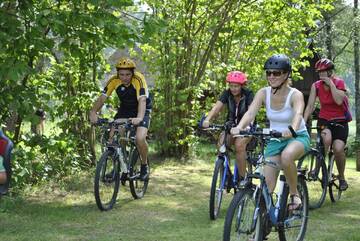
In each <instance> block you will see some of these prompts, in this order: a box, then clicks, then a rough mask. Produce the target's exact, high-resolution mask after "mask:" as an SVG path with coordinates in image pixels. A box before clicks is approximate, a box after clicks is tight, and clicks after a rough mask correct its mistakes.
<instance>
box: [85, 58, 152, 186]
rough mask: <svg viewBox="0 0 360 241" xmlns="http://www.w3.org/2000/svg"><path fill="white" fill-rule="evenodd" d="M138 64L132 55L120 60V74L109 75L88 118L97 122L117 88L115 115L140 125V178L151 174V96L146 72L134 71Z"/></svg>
mask: <svg viewBox="0 0 360 241" xmlns="http://www.w3.org/2000/svg"><path fill="white" fill-rule="evenodd" d="M135 68H136V65H135V63H134V61H132V60H131V59H129V58H121V59H120V60H119V61H118V63H117V64H116V70H117V74H116V75H114V76H112V77H111V78H110V79H109V81H108V82H107V84H106V87H105V88H104V91H103V93H102V95H101V96H100V97H99V98H98V99H97V100H96V101H95V102H94V104H93V107H92V109H91V111H90V115H89V118H90V121H91V123H96V122H97V119H98V116H97V112H98V111H99V110H100V109H101V107H102V106H103V105H104V103H105V101H106V99H107V98H108V97H109V96H110V95H111V94H112V93H113V91H114V90H115V91H116V94H117V95H118V98H119V99H120V107H119V108H118V112H117V113H116V115H115V117H114V119H120V118H129V119H130V120H131V122H132V124H133V125H136V126H137V129H136V145H137V147H138V149H139V153H140V156H141V169H140V178H141V179H142V180H145V179H147V178H148V176H149V167H148V165H147V156H148V144H147V141H146V136H147V132H148V128H149V124H150V113H151V99H150V98H149V91H148V87H147V84H146V81H145V78H144V76H143V75H142V74H141V73H139V72H137V71H135Z"/></svg>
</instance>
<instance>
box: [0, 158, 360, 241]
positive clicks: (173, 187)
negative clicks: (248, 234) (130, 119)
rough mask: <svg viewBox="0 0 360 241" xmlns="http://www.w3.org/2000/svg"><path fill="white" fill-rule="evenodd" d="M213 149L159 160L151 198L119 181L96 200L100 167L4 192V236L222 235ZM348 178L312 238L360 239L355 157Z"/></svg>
mask: <svg viewBox="0 0 360 241" xmlns="http://www.w3.org/2000/svg"><path fill="white" fill-rule="evenodd" d="M213 153H214V152H212V153H211V155H210V154H209V155H208V156H207V157H201V159H198V160H196V159H193V160H192V161H189V162H187V164H179V163H176V162H173V161H171V160H170V161H169V160H168V161H165V162H162V163H158V164H157V165H153V167H152V174H151V180H150V184H149V188H148V193H147V194H146V196H145V197H144V198H143V199H141V200H134V199H133V198H132V197H131V194H130V191H129V188H128V186H125V187H123V186H121V189H120V193H119V196H118V202H117V203H116V204H115V207H114V209H113V210H111V211H108V212H101V211H99V210H98V208H97V206H96V204H95V200H94V196H93V191H92V189H93V172H94V170H91V171H89V173H81V174H79V175H77V176H72V177H70V178H68V179H67V180H65V181H64V183H63V184H59V183H53V184H47V185H44V186H42V187H37V188H35V187H34V188H32V189H31V190H27V191H25V192H24V194H22V195H20V196H18V197H11V196H5V197H3V198H2V199H1V200H0V240H6V241H10V240H123V241H140V240H144V241H155V240H156V241H168V240H169V241H177V240H179V241H180V240H181V241H183V240H189V241H193V240H199V241H202V240H204V241H205V240H206V241H212V240H214V241H217V240H221V238H222V230H223V223H224V217H225V212H226V208H227V206H228V204H229V202H230V200H231V198H232V194H227V195H225V201H224V203H223V209H222V213H221V215H220V218H219V219H218V220H216V221H211V220H210V219H209V215H208V200H209V189H210V181H211V176H212V169H213ZM346 176H347V178H348V181H349V185H350V187H349V189H348V190H347V191H346V192H345V193H344V195H343V196H342V199H341V200H340V202H338V203H335V204H333V203H331V202H330V199H329V196H327V198H326V202H325V203H324V205H323V207H322V208H320V209H318V210H315V211H311V212H310V220H309V224H308V231H307V233H306V240H311V241H313V240H316V241H321V240H323V241H332V240H333V241H335V240H336V241H346V240H349V241H354V240H360V231H359V227H360V206H359V200H360V198H359V193H360V178H359V173H358V172H356V171H355V162H354V160H351V159H350V160H349V161H348V164H347V169H346ZM273 237H277V236H276V235H273ZM273 240H277V238H274V239H273Z"/></svg>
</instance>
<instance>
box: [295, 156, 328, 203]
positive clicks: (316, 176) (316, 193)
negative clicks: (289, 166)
mask: <svg viewBox="0 0 360 241" xmlns="http://www.w3.org/2000/svg"><path fill="white" fill-rule="evenodd" d="M298 168H299V169H305V170H306V174H305V179H306V185H307V188H308V192H309V208H310V209H316V208H319V207H321V205H322V204H323V203H324V201H325V197H326V192H327V184H328V174H327V169H326V164H325V160H324V157H323V156H322V155H321V154H320V153H319V152H318V151H316V150H311V151H309V152H308V153H307V154H306V155H305V156H303V157H302V158H301V159H300V160H299V163H298Z"/></svg>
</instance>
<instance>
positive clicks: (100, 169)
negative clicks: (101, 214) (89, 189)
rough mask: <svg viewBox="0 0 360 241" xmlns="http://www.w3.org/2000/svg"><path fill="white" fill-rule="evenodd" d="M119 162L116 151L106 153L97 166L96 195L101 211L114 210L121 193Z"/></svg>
mask: <svg viewBox="0 0 360 241" xmlns="http://www.w3.org/2000/svg"><path fill="white" fill-rule="evenodd" d="M119 166H120V165H119V161H118V160H117V157H115V154H114V151H111V150H107V151H105V152H104V153H103V154H102V156H101V158H100V160H99V162H98V163H97V165H96V172H95V179H94V195H95V201H96V205H97V206H98V208H99V209H100V210H101V211H107V210H110V209H112V207H113V206H114V204H115V202H116V198H117V194H118V191H119V183H120V178H119V170H120V169H119Z"/></svg>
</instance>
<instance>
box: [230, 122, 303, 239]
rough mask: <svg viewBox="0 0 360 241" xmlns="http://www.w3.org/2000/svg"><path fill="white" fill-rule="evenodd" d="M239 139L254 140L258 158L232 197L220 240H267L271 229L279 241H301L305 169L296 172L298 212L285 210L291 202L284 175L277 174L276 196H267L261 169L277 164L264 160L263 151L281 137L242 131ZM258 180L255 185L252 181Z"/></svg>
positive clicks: (276, 134) (262, 132)
mask: <svg viewBox="0 0 360 241" xmlns="http://www.w3.org/2000/svg"><path fill="white" fill-rule="evenodd" d="M239 136H249V137H253V138H256V139H257V141H258V143H259V147H260V148H259V149H260V151H259V154H258V158H257V159H248V160H251V161H252V163H251V165H253V166H254V168H255V171H254V172H251V171H250V172H248V173H247V174H246V176H245V179H244V181H243V182H242V185H241V187H240V188H239V190H238V191H237V193H236V194H235V195H234V198H233V200H232V201H231V203H230V206H229V208H228V210H227V214H226V218H225V223H224V233H223V240H224V241H228V240H256V241H260V240H261V241H262V240H264V239H266V237H267V236H268V234H270V232H271V231H272V229H273V227H274V228H275V231H277V232H278V236H279V239H280V240H281V241H285V240H303V239H304V236H305V232H306V228H307V221H308V211H309V209H308V192H307V186H306V182H305V178H304V170H298V185H297V189H298V191H299V195H300V198H301V201H302V205H301V207H300V208H299V209H298V210H292V211H290V210H288V208H287V206H288V203H290V202H291V201H290V195H289V186H288V185H287V183H286V179H285V176H284V175H283V174H280V178H279V180H280V181H279V185H278V190H277V191H278V192H277V193H276V195H275V197H274V196H273V195H272V194H271V193H269V189H268V186H267V184H266V182H265V176H264V175H263V172H262V168H263V166H264V165H272V166H273V167H274V168H278V167H277V164H276V163H274V162H272V161H270V160H265V158H264V148H265V145H266V143H267V141H268V140H269V139H271V138H280V137H281V133H279V132H275V131H271V130H269V129H260V128H259V129H257V130H255V131H241V132H240V135H239ZM254 179H255V180H257V181H256V183H257V184H256V183H255V182H253V180H254Z"/></svg>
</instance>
